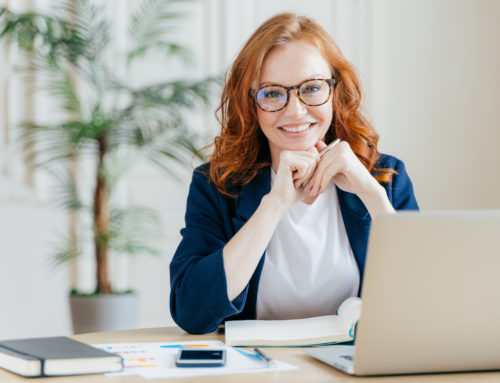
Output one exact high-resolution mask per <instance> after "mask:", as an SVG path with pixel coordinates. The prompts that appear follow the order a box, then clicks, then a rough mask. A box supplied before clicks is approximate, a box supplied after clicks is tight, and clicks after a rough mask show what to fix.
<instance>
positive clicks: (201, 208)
mask: <svg viewBox="0 0 500 383" xmlns="http://www.w3.org/2000/svg"><path fill="white" fill-rule="evenodd" d="M228 210H229V209H228V206H227V202H226V201H225V199H224V197H223V196H222V194H221V193H219V192H218V191H217V189H216V188H215V187H214V186H213V184H211V183H210V181H209V178H208V177H207V176H206V175H204V174H202V173H200V172H198V171H197V170H195V171H194V173H193V178H192V181H191V186H190V190H189V195H188V200H187V207H186V216H185V219H186V226H185V227H184V228H183V229H182V230H181V235H182V240H181V242H180V244H179V246H178V248H177V250H176V252H175V254H174V257H173V259H172V262H171V263H170V288H171V290H170V312H171V315H172V318H173V319H174V321H175V322H176V323H177V324H178V325H179V326H180V327H181V328H182V329H184V330H185V331H187V332H189V333H193V334H204V333H208V332H212V331H215V330H216V329H217V327H218V326H219V324H220V323H221V322H222V321H223V320H224V319H225V318H227V317H229V316H232V315H235V314H237V313H239V312H241V310H242V309H243V306H244V304H245V300H246V295H247V293H248V286H247V287H246V288H245V290H243V292H242V293H241V294H240V295H239V296H238V297H237V298H236V299H235V300H233V301H232V302H231V301H230V300H229V298H228V295H227V282H226V274H225V270H224V262H223V258H222V249H223V248H224V246H225V244H226V243H227V242H228V241H229V239H230V238H229V237H230V236H231V234H232V233H231V230H232V229H231V219H230V216H229V212H228Z"/></svg>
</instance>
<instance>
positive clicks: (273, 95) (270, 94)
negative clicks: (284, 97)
mask: <svg viewBox="0 0 500 383" xmlns="http://www.w3.org/2000/svg"><path fill="white" fill-rule="evenodd" d="M280 96H281V93H280V92H278V91H277V90H275V89H274V90H268V91H265V92H264V97H265V98H278V97H280Z"/></svg>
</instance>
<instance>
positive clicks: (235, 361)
mask: <svg viewBox="0 0 500 383" xmlns="http://www.w3.org/2000/svg"><path fill="white" fill-rule="evenodd" d="M93 346H94V347H97V348H100V349H102V350H105V351H108V352H111V353H113V354H117V355H120V356H121V357H122V358H123V366H124V369H123V372H118V373H112V374H107V375H109V376H122V375H140V376H142V377H143V378H146V379H154V378H170V377H172V378H174V377H188V376H203V375H222V374H236V373H249V372H263V371H278V370H293V369H296V368H297V367H295V366H293V365H291V364H288V363H284V362H279V361H275V363H273V365H272V366H269V367H268V366H267V365H266V364H265V363H263V362H262V361H261V360H258V359H255V358H250V357H248V356H245V355H244V353H241V352H239V350H237V349H235V348H233V347H228V346H226V345H225V344H224V343H222V342H220V341H203V342H182V343H115V344H94V345H93ZM181 348H224V349H226V353H227V361H226V365H225V366H224V367H207V368H203V367H201V368H200V367H195V368H179V367H176V366H175V358H176V356H177V353H178V352H179V349H181Z"/></svg>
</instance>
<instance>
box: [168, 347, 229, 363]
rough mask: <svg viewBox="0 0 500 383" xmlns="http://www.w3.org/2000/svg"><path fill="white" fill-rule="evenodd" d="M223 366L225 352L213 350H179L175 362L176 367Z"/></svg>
mask: <svg viewBox="0 0 500 383" xmlns="http://www.w3.org/2000/svg"><path fill="white" fill-rule="evenodd" d="M225 364H226V350H224V349H214V348H211V349H203V350H189V349H187V350H186V349H181V350H179V353H178V354H177V359H176V360H175V365H176V366H177V367H222V366H224V365H225Z"/></svg>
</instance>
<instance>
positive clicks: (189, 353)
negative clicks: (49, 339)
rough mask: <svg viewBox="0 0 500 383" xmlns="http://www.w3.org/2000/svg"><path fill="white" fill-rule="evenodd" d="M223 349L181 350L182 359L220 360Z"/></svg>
mask: <svg viewBox="0 0 500 383" xmlns="http://www.w3.org/2000/svg"><path fill="white" fill-rule="evenodd" d="M222 354H223V351H222V350H181V356H180V358H179V359H181V360H196V359H209V360H220V359H222Z"/></svg>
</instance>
